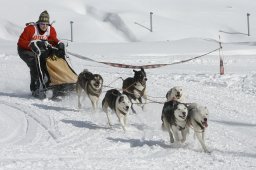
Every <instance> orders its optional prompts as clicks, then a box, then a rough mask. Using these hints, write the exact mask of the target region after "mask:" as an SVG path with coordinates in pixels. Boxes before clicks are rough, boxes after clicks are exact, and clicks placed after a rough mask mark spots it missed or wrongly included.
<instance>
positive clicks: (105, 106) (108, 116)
mask: <svg viewBox="0 0 256 170" xmlns="http://www.w3.org/2000/svg"><path fill="white" fill-rule="evenodd" d="M102 109H103V111H104V112H105V113H106V115H107V118H108V125H109V127H112V123H111V121H110V115H109V112H108V103H107V102H104V104H103V106H102Z"/></svg>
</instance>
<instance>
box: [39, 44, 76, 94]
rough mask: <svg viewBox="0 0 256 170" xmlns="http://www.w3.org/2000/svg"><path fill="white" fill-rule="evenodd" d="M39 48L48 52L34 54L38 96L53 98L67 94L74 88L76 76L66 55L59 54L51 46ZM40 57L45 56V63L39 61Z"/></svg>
mask: <svg viewBox="0 0 256 170" xmlns="http://www.w3.org/2000/svg"><path fill="white" fill-rule="evenodd" d="M49 48H50V49H49ZM40 50H41V51H43V50H45V51H46V50H48V52H47V53H40V54H39V55H36V57H37V59H36V62H37V69H38V74H39V75H38V76H39V82H40V87H39V95H38V98H40V99H44V98H49V99H55V98H57V97H59V96H66V95H69V94H70V92H73V91H74V90H75V89H76V82H77V78H78V76H77V74H76V72H75V71H74V70H73V69H72V68H71V66H70V65H69V63H68V62H67V60H66V59H67V57H66V55H59V53H58V49H57V48H55V47H52V46H51V47H48V49H47V48H44V49H43V48H40ZM43 54H44V56H43ZM45 54H46V55H45ZM41 57H42V58H45V65H44V64H42V63H41V62H42V58H41Z"/></svg>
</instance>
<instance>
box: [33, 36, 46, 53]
mask: <svg viewBox="0 0 256 170" xmlns="http://www.w3.org/2000/svg"><path fill="white" fill-rule="evenodd" d="M30 47H31V50H32V51H33V52H34V53H35V54H36V55H40V54H41V51H42V49H43V50H44V49H45V42H44V41H41V40H33V41H31V42H30Z"/></svg>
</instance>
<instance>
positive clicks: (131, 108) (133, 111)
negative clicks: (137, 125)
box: [131, 103, 137, 114]
mask: <svg viewBox="0 0 256 170" xmlns="http://www.w3.org/2000/svg"><path fill="white" fill-rule="evenodd" d="M131 109H132V112H133V113H134V114H137V112H136V111H135V110H134V108H133V103H132V105H131Z"/></svg>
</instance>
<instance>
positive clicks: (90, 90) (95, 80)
mask: <svg viewBox="0 0 256 170" xmlns="http://www.w3.org/2000/svg"><path fill="white" fill-rule="evenodd" d="M102 87H103V78H102V77H101V75H99V74H92V73H91V72H89V71H88V70H86V69H85V70H84V71H83V72H81V73H80V74H79V75H78V80H77V83H76V91H77V95H78V108H81V102H80V97H81V95H82V92H83V91H84V92H85V94H86V95H87V96H88V97H89V99H90V100H91V103H92V107H93V109H94V110H96V108H97V105H98V101H99V97H100V95H101V92H102Z"/></svg>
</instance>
